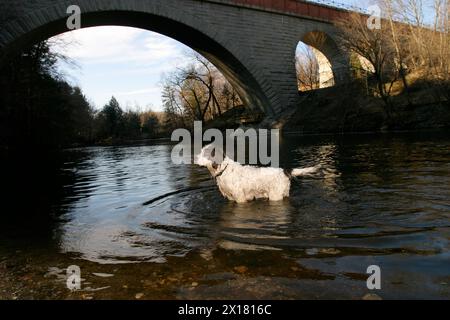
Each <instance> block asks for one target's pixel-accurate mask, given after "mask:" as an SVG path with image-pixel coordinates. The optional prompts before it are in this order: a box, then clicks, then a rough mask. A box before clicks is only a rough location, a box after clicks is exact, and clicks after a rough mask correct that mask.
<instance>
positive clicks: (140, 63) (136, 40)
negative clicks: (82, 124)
mask: <svg viewBox="0 0 450 320" xmlns="http://www.w3.org/2000/svg"><path fill="white" fill-rule="evenodd" d="M426 1H430V0H426ZM319 2H320V1H319ZM338 2H340V3H345V4H353V5H357V6H359V7H368V6H369V5H370V4H372V3H374V2H375V1H371V0H366V1H364V0H363V1H357V0H339V1H338ZM58 38H62V39H64V40H66V41H70V42H73V43H74V44H73V45H72V46H70V47H69V48H68V49H66V50H64V53H65V54H66V55H67V56H69V57H70V58H72V59H73V60H75V61H76V62H77V64H78V65H79V67H80V68H78V69H69V68H67V66H65V65H62V66H61V69H62V70H63V71H64V72H65V73H66V74H67V75H68V76H69V80H70V82H71V83H73V84H76V85H78V86H80V87H81V88H82V89H83V91H84V93H85V94H86V96H87V97H88V98H89V99H90V100H91V101H92V103H93V104H94V105H95V107H96V108H101V107H103V105H105V104H106V103H107V102H108V101H109V99H110V98H111V96H113V95H114V96H115V97H116V98H117V99H118V100H119V102H120V103H121V105H122V106H123V107H124V108H131V109H135V108H136V106H139V107H140V108H141V110H148V109H150V108H151V109H152V110H154V111H160V110H161V105H162V102H161V79H162V77H163V75H164V74H165V73H170V72H172V71H174V70H175V69H176V67H177V66H180V65H183V64H185V63H186V62H187V61H188V55H189V54H191V53H192V50H191V49H190V48H188V47H186V46H184V45H183V44H181V43H179V42H177V41H175V40H173V39H171V38H168V37H165V36H162V35H160V34H157V33H154V32H149V31H147V30H142V29H135V28H128V27H111V26H110V27H96V28H86V29H81V30H77V31H72V32H68V33H65V34H62V35H59V36H58Z"/></svg>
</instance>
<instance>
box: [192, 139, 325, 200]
mask: <svg viewBox="0 0 450 320" xmlns="http://www.w3.org/2000/svg"><path fill="white" fill-rule="evenodd" d="M216 149H217V148H216V147H215V146H214V145H208V146H206V147H204V148H203V149H202V151H201V153H200V154H199V155H198V156H197V157H196V161H195V163H196V164H198V165H199V166H202V167H206V168H208V170H209V172H210V173H211V175H212V176H213V177H214V178H215V179H216V181H217V185H218V187H219V190H220V192H221V193H222V195H223V196H224V197H226V198H228V200H231V201H236V202H237V203H245V202H247V201H253V200H255V199H269V200H270V201H281V200H283V199H284V198H285V197H289V191H290V188H291V179H292V178H293V177H299V176H305V175H310V174H313V173H315V172H317V168H305V169H294V170H292V171H290V172H288V171H286V170H283V169H277V168H260V167H252V166H243V165H241V164H240V163H238V162H235V161H233V160H232V159H230V158H228V157H226V156H225V157H224V156H221V157H220V156H219V157H216V155H215V153H216ZM217 159H223V161H221V162H220V161H217ZM219 162H220V163H219Z"/></svg>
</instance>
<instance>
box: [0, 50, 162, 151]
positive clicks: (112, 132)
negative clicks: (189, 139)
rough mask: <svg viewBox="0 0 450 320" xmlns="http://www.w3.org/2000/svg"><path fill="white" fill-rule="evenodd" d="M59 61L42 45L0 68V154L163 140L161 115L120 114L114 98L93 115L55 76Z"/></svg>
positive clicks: (76, 90) (77, 92)
mask: <svg viewBox="0 0 450 320" xmlns="http://www.w3.org/2000/svg"><path fill="white" fill-rule="evenodd" d="M61 59H66V58H65V57H64V56H62V55H60V54H58V53H55V52H54V51H52V50H51V44H50V43H49V41H44V42H40V43H38V44H36V45H33V46H31V47H29V48H27V49H26V50H24V51H23V52H22V53H21V54H19V55H17V56H15V57H14V58H13V59H11V60H9V61H8V64H7V65H5V66H3V67H2V70H1V73H0V74H1V75H0V81H1V83H0V90H1V91H0V139H1V140H0V145H1V147H2V149H5V148H6V149H10V148H23V147H38V148H53V149H54V148H62V147H68V146H73V145H86V144H96V143H105V142H107V143H108V142H109V143H111V142H114V141H121V140H130V139H142V138H153V137H159V136H163V135H164V130H163V127H164V117H163V114H158V113H154V112H137V111H123V110H122V109H121V107H120V105H119V103H118V102H117V100H116V99H115V98H114V97H113V98H112V99H111V101H110V102H109V103H108V104H107V105H105V106H104V107H103V109H102V110H100V111H96V110H94V108H93V106H92V104H91V103H90V102H89V101H88V99H87V98H86V96H85V95H84V94H83V92H82V91H81V89H80V88H78V87H74V86H72V85H70V84H69V83H68V82H67V81H66V80H65V78H64V76H63V75H62V74H60V73H59V71H58V66H57V64H58V61H59V60H61Z"/></svg>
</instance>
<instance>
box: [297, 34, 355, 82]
mask: <svg viewBox="0 0 450 320" xmlns="http://www.w3.org/2000/svg"><path fill="white" fill-rule="evenodd" d="M300 41H301V42H303V43H304V44H306V45H308V46H310V47H312V48H313V50H314V51H315V54H316V58H317V62H318V64H319V69H322V70H320V71H319V72H320V74H321V77H323V78H324V79H321V80H320V82H321V83H325V82H329V81H330V78H331V77H332V78H333V84H336V85H340V84H343V83H345V82H347V81H348V79H349V71H350V65H349V63H350V58H349V55H348V54H347V53H345V52H344V51H343V50H342V49H341V48H339V46H338V45H337V44H336V42H335V41H334V40H333V38H332V37H330V36H329V35H328V34H327V33H325V32H323V31H318V30H315V31H310V32H307V33H306V34H304V35H303V37H302V38H301V39H300Z"/></svg>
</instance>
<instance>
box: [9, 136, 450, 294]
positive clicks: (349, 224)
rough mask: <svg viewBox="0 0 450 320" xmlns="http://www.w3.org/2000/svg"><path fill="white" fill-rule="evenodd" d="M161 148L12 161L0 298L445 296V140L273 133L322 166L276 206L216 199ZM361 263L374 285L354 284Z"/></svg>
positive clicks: (360, 278) (203, 177) (448, 143)
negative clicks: (78, 277) (76, 276)
mask: <svg viewBox="0 0 450 320" xmlns="http://www.w3.org/2000/svg"><path fill="white" fill-rule="evenodd" d="M171 148H172V146H171V145H170V144H169V143H163V142H157V143H149V144H146V145H139V146H124V147H95V148H82V149H72V150H67V151H65V152H64V155H63V157H62V159H48V158H45V159H41V158H40V157H41V155H40V154H39V153H37V154H35V155H34V156H33V157H32V158H29V159H26V160H25V161H20V162H18V163H15V164H14V165H12V164H9V166H10V167H7V168H6V169H7V170H5V171H7V173H6V174H5V179H4V181H6V183H7V184H8V186H11V187H8V192H4V193H3V198H4V199H3V203H4V210H2V211H3V212H2V216H1V235H0V275H1V277H2V282H1V284H0V298H1V299H11V298H14V299H15V298H18V299H66V298H69V299H109V298H112V299H173V298H180V299H198V298H212V299H223V298H230V299H361V298H362V297H364V296H365V295H367V294H369V293H372V294H377V295H378V296H379V297H381V298H383V299H397V298H438V299H449V298H450V188H449V186H450V136H449V135H448V134H447V135H445V134H421V135H418V134H397V135H356V136H345V137H332V136H329V137H328V136H317V137H313V136H290V137H284V138H283V139H282V145H281V164H282V166H283V167H285V168H294V167H307V166H315V165H318V164H321V165H322V168H323V171H322V172H321V173H319V174H317V175H316V176H313V177H307V178H302V179H300V180H298V181H296V182H295V183H294V184H293V187H292V191H291V197H290V198H289V199H286V200H284V201H282V202H277V203H269V202H267V201H256V202H253V203H248V204H235V203H231V202H229V201H227V200H225V199H223V198H222V196H221V195H220V193H219V192H218V190H217V187H216V186H215V185H214V182H213V180H212V179H211V178H210V177H209V174H208V172H207V170H205V169H204V168H199V167H196V166H194V165H180V166H175V165H173V164H172V163H171V160H170V154H171ZM22 160H23V159H22ZM55 163H56V164H57V165H55ZM17 167H19V169H20V170H17ZM18 199H20V200H18ZM70 265H77V266H79V267H80V269H81V272H82V280H83V281H82V289H81V290H80V291H77V292H70V291H69V290H67V288H66V282H65V280H66V268H67V267H68V266H70ZM370 265H378V266H379V267H380V268H381V283H382V288H381V290H375V291H371V290H369V289H368V288H367V284H366V280H367V278H368V277H369V275H368V274H367V273H366V272H367V268H368V267H369V266H370Z"/></svg>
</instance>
